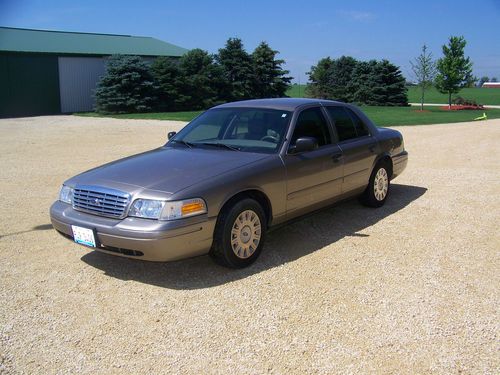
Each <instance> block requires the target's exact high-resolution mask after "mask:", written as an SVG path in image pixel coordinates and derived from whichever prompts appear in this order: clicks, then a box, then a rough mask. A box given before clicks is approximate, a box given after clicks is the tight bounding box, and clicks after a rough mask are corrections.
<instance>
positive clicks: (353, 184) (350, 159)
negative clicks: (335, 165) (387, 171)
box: [325, 105, 378, 193]
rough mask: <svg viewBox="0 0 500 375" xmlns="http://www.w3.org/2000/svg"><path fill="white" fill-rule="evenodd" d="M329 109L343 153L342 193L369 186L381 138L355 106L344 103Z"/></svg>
mask: <svg viewBox="0 0 500 375" xmlns="http://www.w3.org/2000/svg"><path fill="white" fill-rule="evenodd" d="M325 108H326V111H327V112H328V115H329V116H330V119H331V120H332V123H333V125H334V128H335V130H336V132H337V138H338V141H339V143H338V146H339V147H340V149H341V150H342V155H343V176H344V178H343V183H342V193H349V192H351V191H354V190H357V189H361V188H364V187H366V186H367V185H368V181H369V179H370V174H371V169H372V166H373V163H374V162H375V158H376V156H377V154H376V152H377V148H378V143H377V140H376V139H375V137H373V136H372V135H371V134H370V132H369V131H368V128H367V127H366V125H365V124H364V123H363V122H362V121H361V119H360V118H359V117H358V116H357V115H356V114H355V113H354V112H353V111H352V110H351V109H349V108H347V107H345V106H340V105H339V106H327V107H325Z"/></svg>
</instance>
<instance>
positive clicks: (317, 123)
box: [290, 107, 332, 147]
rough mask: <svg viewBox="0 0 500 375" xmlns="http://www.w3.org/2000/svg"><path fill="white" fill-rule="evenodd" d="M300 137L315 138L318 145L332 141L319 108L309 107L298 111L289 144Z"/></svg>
mask: <svg viewBox="0 0 500 375" xmlns="http://www.w3.org/2000/svg"><path fill="white" fill-rule="evenodd" d="M301 137H314V138H316V139H317V140H318V146H319V147H321V146H324V145H328V144H331V143H332V138H331V136H330V131H329V130H328V125H327V123H326V120H325V117H324V116H323V113H322V112H321V108H319V107H315V108H309V109H305V110H303V111H302V112H301V113H300V115H299V118H298V119H297V123H296V125H295V129H294V131H293V135H292V140H291V142H290V144H292V145H293V144H295V141H296V140H297V139H298V138H301Z"/></svg>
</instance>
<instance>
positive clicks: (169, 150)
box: [65, 147, 269, 194]
mask: <svg viewBox="0 0 500 375" xmlns="http://www.w3.org/2000/svg"><path fill="white" fill-rule="evenodd" d="M268 156H269V155H264V154H256V153H247V152H238V151H230V150H220V149H215V150H214V149H202V148H192V149H189V148H186V149H184V148H182V149H181V148H173V147H162V148H159V149H156V150H152V151H148V152H145V153H142V154H138V155H134V156H130V157H127V158H124V159H120V160H117V161H114V162H111V163H109V164H105V165H103V166H101V167H98V168H95V169H91V170H89V171H87V172H84V173H82V174H80V175H78V176H75V177H73V178H71V179H69V180H68V181H66V183H65V184H67V185H70V186H74V185H97V186H104V187H109V188H113V189H119V190H122V191H125V192H127V193H130V194H136V193H138V192H140V191H143V190H145V189H147V190H150V191H157V192H160V193H164V194H173V193H175V192H177V191H180V190H182V189H185V188H187V187H189V186H192V185H195V184H198V183H200V182H202V181H204V180H206V179H209V178H212V177H214V176H217V175H220V174H223V173H226V172H228V171H230V170H232V169H235V168H240V167H242V166H244V165H247V164H249V163H253V162H256V161H258V160H261V159H263V158H265V157H268Z"/></svg>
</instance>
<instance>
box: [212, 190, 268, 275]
mask: <svg viewBox="0 0 500 375" xmlns="http://www.w3.org/2000/svg"><path fill="white" fill-rule="evenodd" d="M265 237H266V216H265V213H264V210H263V209H262V206H261V205H260V204H259V203H258V202H257V201H255V200H253V199H250V198H245V199H243V200H240V201H238V202H235V203H234V204H233V205H231V206H230V207H228V208H226V209H224V210H223V211H222V212H221V213H220V216H219V219H218V222H217V226H216V228H215V235H214V242H213V245H212V249H211V251H210V254H211V256H212V257H213V258H214V260H215V261H216V262H217V263H219V264H221V265H223V266H226V267H231V268H243V267H247V266H249V265H250V264H252V263H253V262H255V260H256V259H257V258H258V256H259V255H260V252H261V251H262V247H263V246H264V240H265Z"/></svg>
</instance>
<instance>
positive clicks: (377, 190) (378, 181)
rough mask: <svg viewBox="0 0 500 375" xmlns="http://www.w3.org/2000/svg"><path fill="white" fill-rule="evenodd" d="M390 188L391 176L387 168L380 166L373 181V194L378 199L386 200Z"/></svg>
mask: <svg viewBox="0 0 500 375" xmlns="http://www.w3.org/2000/svg"><path fill="white" fill-rule="evenodd" d="M388 189H389V177H388V176H387V171H386V170H385V168H380V169H379V170H378V171H377V174H376V175H375V180H374V182H373V194H374V195H375V199H376V200H378V201H382V200H384V198H385V197H386V195H387V190H388Z"/></svg>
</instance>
